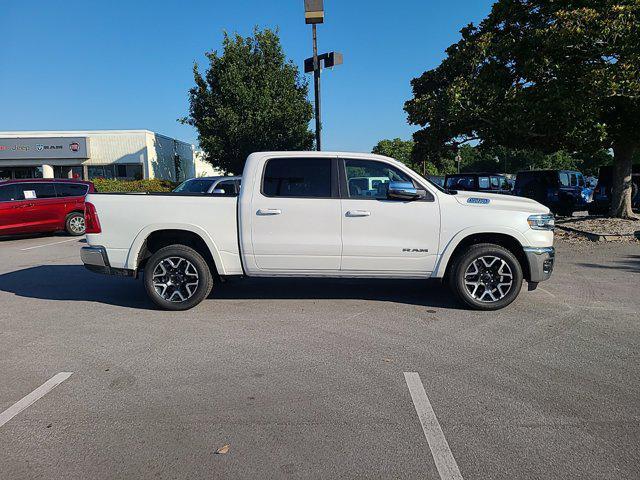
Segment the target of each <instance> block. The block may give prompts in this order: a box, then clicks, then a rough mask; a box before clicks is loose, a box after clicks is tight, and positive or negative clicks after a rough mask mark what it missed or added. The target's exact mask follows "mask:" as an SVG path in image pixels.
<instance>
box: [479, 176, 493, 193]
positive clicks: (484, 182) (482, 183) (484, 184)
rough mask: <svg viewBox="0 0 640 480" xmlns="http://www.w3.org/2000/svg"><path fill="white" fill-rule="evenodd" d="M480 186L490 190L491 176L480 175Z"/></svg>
mask: <svg viewBox="0 0 640 480" xmlns="http://www.w3.org/2000/svg"><path fill="white" fill-rule="evenodd" d="M478 188H480V190H489V188H491V186H490V184H489V177H478Z"/></svg>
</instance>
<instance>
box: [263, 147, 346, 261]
mask: <svg viewBox="0 0 640 480" xmlns="http://www.w3.org/2000/svg"><path fill="white" fill-rule="evenodd" d="M260 182H261V183H260V191H256V192H255V193H254V196H253V199H252V203H251V205H252V210H251V215H252V216H253V219H252V224H251V235H252V246H253V254H254V257H255V262H256V265H257V267H258V268H259V269H260V270H267V271H273V270H279V271H291V272H304V271H314V272H317V271H319V270H327V271H329V270H335V271H338V270H340V256H341V253H342V239H341V231H340V229H341V218H340V217H341V214H340V198H339V193H338V181H337V159H335V158H330V157H327V158H323V157H309V158H286V157H285V158H272V159H268V160H267V161H266V163H265V166H264V170H263V172H262V178H261V180H260Z"/></svg>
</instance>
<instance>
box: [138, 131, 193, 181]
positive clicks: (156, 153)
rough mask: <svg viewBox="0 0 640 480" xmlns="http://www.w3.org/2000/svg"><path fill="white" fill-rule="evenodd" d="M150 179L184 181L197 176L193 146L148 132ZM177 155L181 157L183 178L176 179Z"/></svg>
mask: <svg viewBox="0 0 640 480" xmlns="http://www.w3.org/2000/svg"><path fill="white" fill-rule="evenodd" d="M146 145H147V151H148V152H149V154H148V159H147V167H146V169H147V170H148V172H149V174H148V176H149V178H163V179H166V180H172V181H174V182H175V181H178V180H180V181H182V180H185V179H187V178H192V177H194V176H195V167H194V163H193V162H194V159H193V146H192V145H191V144H189V143H185V142H181V141H179V140H174V139H173V138H169V137H165V136H164V135H159V134H157V133H153V132H147V137H146ZM175 154H178V156H179V157H180V170H181V178H179V179H177V178H176V164H175Z"/></svg>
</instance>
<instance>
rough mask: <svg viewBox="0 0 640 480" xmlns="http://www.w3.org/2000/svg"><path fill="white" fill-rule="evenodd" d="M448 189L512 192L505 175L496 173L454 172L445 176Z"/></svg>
mask: <svg viewBox="0 0 640 480" xmlns="http://www.w3.org/2000/svg"><path fill="white" fill-rule="evenodd" d="M444 188H446V189H447V190H465V191H469V192H487V193H511V186H510V185H509V182H508V180H507V178H506V177H505V176H504V175H498V174H496V173H454V174H451V175H446V176H445V177H444Z"/></svg>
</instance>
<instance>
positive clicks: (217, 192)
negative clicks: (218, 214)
mask: <svg viewBox="0 0 640 480" xmlns="http://www.w3.org/2000/svg"><path fill="white" fill-rule="evenodd" d="M225 193H227V192H225V191H224V190H223V189H222V188H214V189H213V190H212V191H211V195H224V194H225Z"/></svg>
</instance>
